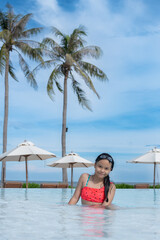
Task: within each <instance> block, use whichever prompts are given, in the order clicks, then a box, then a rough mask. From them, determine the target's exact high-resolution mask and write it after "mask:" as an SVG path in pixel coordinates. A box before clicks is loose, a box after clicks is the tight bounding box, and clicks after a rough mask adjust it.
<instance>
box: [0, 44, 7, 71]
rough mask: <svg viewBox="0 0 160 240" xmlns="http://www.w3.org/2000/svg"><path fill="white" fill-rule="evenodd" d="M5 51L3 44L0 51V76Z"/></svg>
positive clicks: (3, 66) (2, 69) (3, 65)
mask: <svg viewBox="0 0 160 240" xmlns="http://www.w3.org/2000/svg"><path fill="white" fill-rule="evenodd" d="M5 50H6V49H5V45H4V44H3V45H2V47H1V49H0V74H2V72H3V71H4V68H5V52H6V51H5Z"/></svg>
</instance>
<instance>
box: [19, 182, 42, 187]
mask: <svg viewBox="0 0 160 240" xmlns="http://www.w3.org/2000/svg"><path fill="white" fill-rule="evenodd" d="M22 188H26V183H23V185H22ZM28 188H40V184H38V183H28Z"/></svg>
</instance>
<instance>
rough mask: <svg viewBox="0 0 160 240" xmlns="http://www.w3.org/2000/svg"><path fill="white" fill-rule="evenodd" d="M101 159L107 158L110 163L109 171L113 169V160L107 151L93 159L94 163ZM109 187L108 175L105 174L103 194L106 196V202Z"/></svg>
mask: <svg viewBox="0 0 160 240" xmlns="http://www.w3.org/2000/svg"><path fill="white" fill-rule="evenodd" d="M101 160H108V161H109V162H110V163H111V171H112V170H113V167H114V160H113V158H112V157H111V155H109V154H108V153H101V154H100V155H99V156H98V157H97V158H96V160H95V164H96V163H97V162H99V161H101ZM109 187H110V178H109V175H108V176H106V177H105V178H104V188H105V190H104V192H105V196H106V202H108V191H109Z"/></svg>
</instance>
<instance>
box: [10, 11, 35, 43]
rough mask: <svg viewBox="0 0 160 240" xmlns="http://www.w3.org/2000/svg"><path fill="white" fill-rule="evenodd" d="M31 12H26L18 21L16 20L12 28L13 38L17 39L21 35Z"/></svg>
mask: <svg viewBox="0 0 160 240" xmlns="http://www.w3.org/2000/svg"><path fill="white" fill-rule="evenodd" d="M31 16H32V14H31V13H28V14H26V15H24V16H23V17H22V18H21V19H20V20H19V21H18V22H16V23H15V24H14V26H13V29H12V36H13V38H15V39H17V38H20V37H21V34H22V33H23V31H24V29H25V26H26V24H27V23H28V21H29V19H30V18H31Z"/></svg>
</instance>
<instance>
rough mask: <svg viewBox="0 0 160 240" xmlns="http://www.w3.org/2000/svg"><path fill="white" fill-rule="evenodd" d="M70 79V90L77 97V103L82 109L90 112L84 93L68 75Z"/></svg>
mask: <svg viewBox="0 0 160 240" xmlns="http://www.w3.org/2000/svg"><path fill="white" fill-rule="evenodd" d="M70 75H71V78H72V88H73V91H74V93H75V94H76V95H77V98H78V102H79V104H80V105H81V106H82V107H86V108H87V109H88V110H90V111H92V109H91V107H90V104H89V101H88V99H87V98H86V96H85V92H84V91H83V90H82V89H81V88H80V84H79V83H78V82H77V81H76V80H75V78H74V76H73V74H72V73H70Z"/></svg>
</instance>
